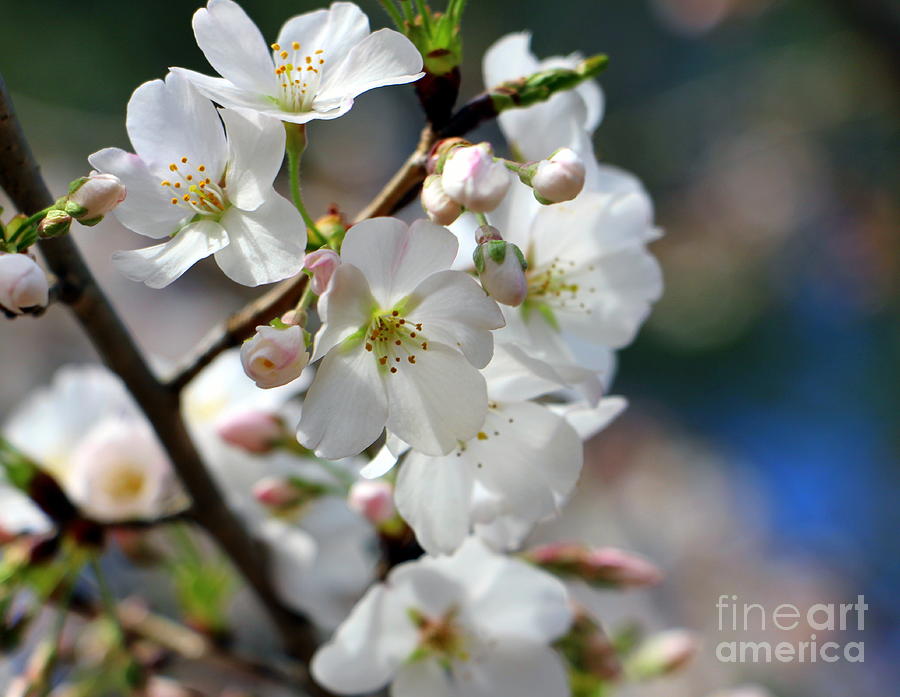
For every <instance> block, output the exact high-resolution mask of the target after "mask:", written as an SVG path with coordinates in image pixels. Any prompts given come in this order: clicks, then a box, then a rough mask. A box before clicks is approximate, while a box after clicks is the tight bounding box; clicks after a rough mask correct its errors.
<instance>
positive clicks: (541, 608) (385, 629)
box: [312, 539, 572, 697]
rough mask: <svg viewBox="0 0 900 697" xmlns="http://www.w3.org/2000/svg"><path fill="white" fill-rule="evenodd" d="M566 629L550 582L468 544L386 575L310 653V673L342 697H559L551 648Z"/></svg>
mask: <svg viewBox="0 0 900 697" xmlns="http://www.w3.org/2000/svg"><path fill="white" fill-rule="evenodd" d="M571 622H572V611H571V609H570V607H569V601H568V598H567V595H566V590H565V588H564V587H563V585H562V584H561V583H560V582H559V581H557V580H556V579H554V578H553V577H552V576H550V575H549V574H546V573H544V572H542V571H539V570H537V569H535V568H533V567H530V566H529V565H527V564H525V563H523V562H521V561H518V560H514V559H509V558H506V557H503V556H499V555H497V554H494V553H492V552H490V551H489V550H488V549H487V548H486V547H485V546H484V545H483V544H482V543H481V542H480V541H478V540H477V539H469V540H468V541H467V542H466V543H465V544H464V545H463V546H462V547H461V548H460V549H459V551H458V552H457V553H456V554H454V555H453V556H452V557H444V558H440V559H434V558H429V557H425V558H423V559H420V560H418V561H415V562H410V563H407V564H402V565H400V566H398V567H396V568H394V569H393V570H392V571H391V573H390V574H389V576H388V578H387V582H386V583H385V584H379V585H376V586H374V587H373V588H372V589H370V590H369V592H368V593H367V594H366V595H365V597H363V599H362V600H361V601H360V602H359V603H358V604H357V606H356V607H355V608H354V610H353V612H352V613H351V614H350V617H348V618H347V620H346V621H345V622H344V623H343V624H342V625H341V626H340V628H339V629H338V631H337V633H336V634H335V636H334V637H333V638H332V640H331V641H330V642H329V643H327V644H325V646H323V647H322V648H321V649H320V650H319V651H318V653H316V655H315V656H314V658H313V661H312V674H313V677H314V678H315V679H316V681H317V682H319V683H320V684H322V685H323V686H325V687H326V688H327V689H329V690H331V691H332V692H337V693H338V694H348V695H349V694H356V693H363V692H373V691H377V690H379V689H381V688H382V687H384V686H386V685H387V684H389V683H390V684H391V694H393V695H396V696H397V697H421V696H422V695H451V694H459V695H478V694H496V695H517V696H520V695H521V697H566V696H567V695H569V694H570V690H569V683H568V677H567V674H566V669H565V666H564V664H563V662H562V660H561V658H560V656H559V655H557V654H556V652H555V651H554V650H553V649H552V648H551V646H550V645H551V644H552V642H553V641H555V640H556V639H557V638H559V637H560V636H562V635H563V634H564V633H565V632H566V631H567V630H568V628H569V626H570V624H571ZM486 690H488V691H486Z"/></svg>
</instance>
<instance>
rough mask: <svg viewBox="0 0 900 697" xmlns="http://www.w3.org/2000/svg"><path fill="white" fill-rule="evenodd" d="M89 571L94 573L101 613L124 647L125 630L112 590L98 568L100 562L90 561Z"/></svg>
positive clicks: (101, 570)
mask: <svg viewBox="0 0 900 697" xmlns="http://www.w3.org/2000/svg"><path fill="white" fill-rule="evenodd" d="M91 571H93V573H94V578H96V579H97V590H98V591H99V593H100V604H101V605H102V606H103V612H104V614H105V615H106V616H107V618H108V619H109V621H110V623H111V624H112V625H113V627H115V631H116V638H117V639H118V641H119V644H120V645H122V646H124V645H125V630H124V629H123V628H122V623H121V622H120V621H119V611H118V602H117V601H116V597H115V596H114V595H113V592H112V589H111V588H110V587H109V584H108V583H107V582H106V575H105V574H104V573H103V569H101V568H100V561H99V559H98V558H97V557H94V558H93V559H91Z"/></svg>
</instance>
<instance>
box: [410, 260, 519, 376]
mask: <svg viewBox="0 0 900 697" xmlns="http://www.w3.org/2000/svg"><path fill="white" fill-rule="evenodd" d="M406 312H407V318H408V319H409V320H410V321H412V322H421V323H422V327H423V329H422V331H423V334H424V335H425V336H427V337H428V338H429V339H430V340H432V341H440V342H442V343H445V344H447V345H448V346H452V347H454V348H457V349H459V350H460V351H462V352H463V354H464V355H465V356H466V358H467V359H468V360H469V362H470V363H472V365H474V366H475V367H476V368H483V367H484V366H486V365H487V363H488V361H490V360H491V356H492V355H493V352H494V338H493V336H492V335H491V332H490V330H491V329H498V328H500V327H502V326H503V325H504V319H503V313H502V312H500V308H499V307H498V306H497V303H496V302H494V300H493V299H492V298H490V297H489V296H488V295H486V294H485V292H484V290H483V289H482V288H481V286H480V285H478V283H477V281H475V279H473V278H472V277H471V276H468V275H467V274H465V273H463V272H461V271H440V272H439V273H434V274H432V275H430V276H429V277H428V278H426V279H425V280H424V281H422V282H421V283H420V284H419V285H418V286H416V289H415V290H414V291H413V293H412V295H410V298H409V304H408V309H407V310H406Z"/></svg>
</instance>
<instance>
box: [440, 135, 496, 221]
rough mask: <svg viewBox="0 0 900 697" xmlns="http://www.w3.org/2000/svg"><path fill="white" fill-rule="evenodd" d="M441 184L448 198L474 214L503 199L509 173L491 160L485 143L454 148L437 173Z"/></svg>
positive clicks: (491, 157)
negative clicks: (439, 175)
mask: <svg viewBox="0 0 900 697" xmlns="http://www.w3.org/2000/svg"><path fill="white" fill-rule="evenodd" d="M441 184H442V185H443V187H444V191H445V192H446V193H447V195H448V196H450V198H452V199H455V200H456V201H458V202H459V203H460V204H462V205H463V206H465V207H466V208H468V209H469V210H471V211H474V212H475V213H488V212H490V211H492V210H494V209H495V208H496V207H497V206H499V205H500V203H501V202H502V201H503V197H504V196H506V192H507V191H508V190H509V184H510V173H509V171H508V170H507V169H506V167H505V166H504V165H503V163H501V162H496V161H495V160H494V153H493V151H492V150H491V146H490V145H489V144H488V143H479V144H478V145H472V146H470V147H457V148H454V149H453V150H452V151H451V153H450V156H449V157H448V158H447V161H446V162H445V163H444V169H443V172H442V174H441Z"/></svg>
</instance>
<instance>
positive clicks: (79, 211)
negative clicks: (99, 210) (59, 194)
mask: <svg viewBox="0 0 900 697" xmlns="http://www.w3.org/2000/svg"><path fill="white" fill-rule="evenodd" d="M62 210H64V211H65V212H66V213H68V214H69V215H71V216H72V217H73V218H80V217H81V216H83V215H84V214H85V213H87V212H88V209H87V208H85V207H84V206H82V205H80V204H77V203H75V202H74V201H65V202H64V203H63V204H62Z"/></svg>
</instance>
